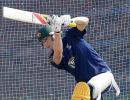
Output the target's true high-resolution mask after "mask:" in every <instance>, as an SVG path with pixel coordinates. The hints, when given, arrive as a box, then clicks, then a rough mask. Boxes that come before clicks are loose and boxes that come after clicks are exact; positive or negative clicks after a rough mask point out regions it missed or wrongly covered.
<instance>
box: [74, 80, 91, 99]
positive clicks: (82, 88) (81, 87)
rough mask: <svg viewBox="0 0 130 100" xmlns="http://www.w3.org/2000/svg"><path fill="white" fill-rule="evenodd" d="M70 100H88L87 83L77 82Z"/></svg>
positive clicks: (88, 90)
mask: <svg viewBox="0 0 130 100" xmlns="http://www.w3.org/2000/svg"><path fill="white" fill-rule="evenodd" d="M72 100H90V88H89V86H88V84H87V83H85V82H79V83H77V84H76V86H75V88H74V91H73V95H72Z"/></svg>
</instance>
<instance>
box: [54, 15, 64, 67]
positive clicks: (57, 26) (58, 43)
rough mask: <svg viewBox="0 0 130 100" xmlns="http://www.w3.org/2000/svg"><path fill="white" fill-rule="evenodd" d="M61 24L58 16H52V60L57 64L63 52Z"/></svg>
mask: <svg viewBox="0 0 130 100" xmlns="http://www.w3.org/2000/svg"><path fill="white" fill-rule="evenodd" d="M61 25H62V21H61V19H60V18H59V17H58V16H54V18H53V25H52V27H53V29H54V32H55V34H54V44H53V50H54V55H53V61H54V62H55V63H56V64H57V65H58V64H59V63H60V62H61V59H62V53H63V44H62V38H61Z"/></svg>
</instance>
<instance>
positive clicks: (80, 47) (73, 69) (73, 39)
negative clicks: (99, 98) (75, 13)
mask: <svg viewBox="0 0 130 100" xmlns="http://www.w3.org/2000/svg"><path fill="white" fill-rule="evenodd" d="M85 33H86V30H84V31H82V32H81V31H79V30H78V29H77V28H70V29H68V30H67V31H66V33H65V37H64V38H63V40H62V41H63V58H62V61H61V63H60V64H59V65H55V66H57V68H59V69H64V70H66V71H68V72H69V73H71V74H72V75H74V76H75V79H76V81H77V82H79V81H85V82H88V81H89V80H90V79H91V78H92V77H93V76H95V75H97V74H100V73H104V72H107V71H111V70H110V68H109V67H108V65H107V64H106V62H105V61H104V60H103V59H102V58H101V57H100V55H99V54H98V53H97V52H96V51H95V50H94V49H93V48H92V46H91V45H90V44H89V43H87V42H86V41H85V40H84V39H83V35H84V34H85ZM53 64H54V63H53Z"/></svg>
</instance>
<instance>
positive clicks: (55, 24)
mask: <svg viewBox="0 0 130 100" xmlns="http://www.w3.org/2000/svg"><path fill="white" fill-rule="evenodd" d="M61 25H62V19H61V18H60V17H58V16H57V15H53V16H52V29H53V30H54V32H56V33H60V31H61Z"/></svg>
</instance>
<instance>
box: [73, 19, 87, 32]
mask: <svg viewBox="0 0 130 100" xmlns="http://www.w3.org/2000/svg"><path fill="white" fill-rule="evenodd" d="M72 20H73V22H74V23H76V26H77V28H78V29H79V30H80V31H83V30H84V29H85V28H86V26H87V25H88V23H89V18H88V17H75V18H73V19H72Z"/></svg>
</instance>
